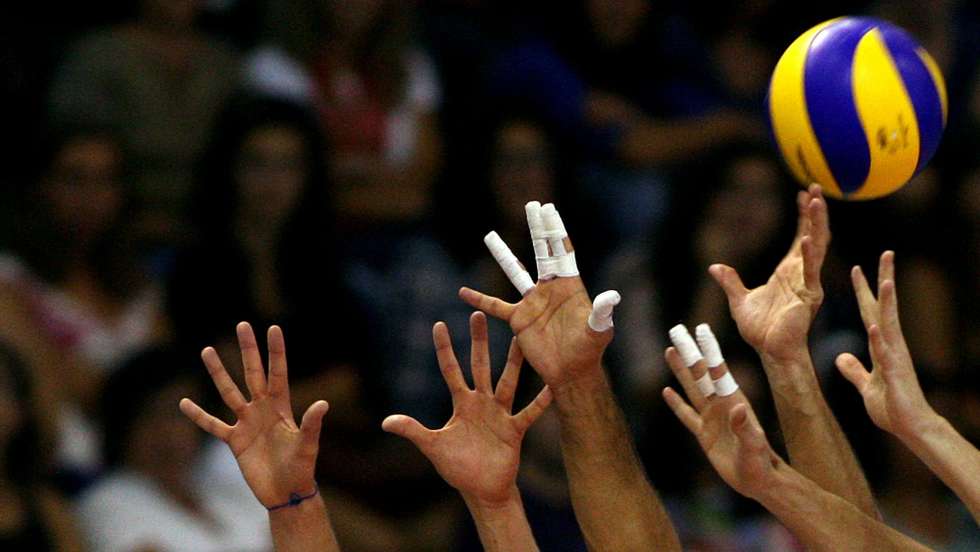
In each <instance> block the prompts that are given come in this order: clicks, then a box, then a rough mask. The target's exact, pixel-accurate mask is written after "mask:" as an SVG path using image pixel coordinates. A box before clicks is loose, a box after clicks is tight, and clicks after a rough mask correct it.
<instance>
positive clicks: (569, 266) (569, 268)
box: [555, 210, 578, 278]
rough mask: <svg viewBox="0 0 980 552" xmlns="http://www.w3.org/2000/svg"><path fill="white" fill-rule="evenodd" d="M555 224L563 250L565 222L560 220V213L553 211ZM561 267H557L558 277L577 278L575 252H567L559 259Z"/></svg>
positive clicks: (565, 232) (566, 233)
mask: <svg viewBox="0 0 980 552" xmlns="http://www.w3.org/2000/svg"><path fill="white" fill-rule="evenodd" d="M555 222H556V223H557V226H558V235H559V236H560V237H561V240H562V242H561V243H562V249H563V250H564V249H565V242H564V240H565V238H567V237H568V231H567V230H565V222H564V221H563V220H561V213H559V212H558V211H557V210H555ZM561 259H562V260H561V263H560V264H561V266H560V267H559V271H558V275H559V276H563V277H566V278H570V277H574V276H578V263H576V262H575V252H574V251H568V252H567V253H566V255H565V256H564V257H562V258H561Z"/></svg>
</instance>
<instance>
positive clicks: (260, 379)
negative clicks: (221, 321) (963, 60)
mask: <svg viewBox="0 0 980 552" xmlns="http://www.w3.org/2000/svg"><path fill="white" fill-rule="evenodd" d="M235 329H236V331H237V332H238V348H239V349H241V351H242V365H243V366H244V367H245V386H246V387H248V393H249V395H251V396H252V400H255V399H256V398H259V397H262V396H263V395H265V394H266V382H265V374H264V373H263V372H264V369H263V367H262V356H261V355H260V354H259V344H258V343H257V342H256V341H255V333H254V332H252V326H251V325H249V323H248V322H239V323H238V326H237V327H236V328H235Z"/></svg>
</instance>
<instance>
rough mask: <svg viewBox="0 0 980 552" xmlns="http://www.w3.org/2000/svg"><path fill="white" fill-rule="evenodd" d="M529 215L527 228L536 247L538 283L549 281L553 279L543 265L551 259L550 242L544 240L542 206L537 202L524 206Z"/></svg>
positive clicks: (535, 258) (532, 243)
mask: <svg viewBox="0 0 980 552" xmlns="http://www.w3.org/2000/svg"><path fill="white" fill-rule="evenodd" d="M524 212H525V214H526V215H527V227H528V230H530V231H531V245H532V246H533V247H534V261H535V264H536V266H537V270H538V281H541V280H547V279H549V278H551V277H552V274H549V273H548V272H547V270H546V269H545V267H544V265H543V264H542V263H545V262H546V261H547V259H548V257H549V254H548V240H546V239H545V238H544V234H545V231H544V221H543V220H542V219H541V204H540V203H538V202H537V201H529V202H528V203H527V204H526V205H525V206H524Z"/></svg>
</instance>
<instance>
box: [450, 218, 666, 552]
mask: <svg viewBox="0 0 980 552" xmlns="http://www.w3.org/2000/svg"><path fill="white" fill-rule="evenodd" d="M527 209H528V222H529V225H530V226H531V238H532V241H534V244H535V251H536V253H537V256H538V276H539V279H538V282H537V284H533V283H532V282H531V280H530V277H529V275H528V273H527V272H526V271H525V270H524V269H523V267H521V266H519V263H518V262H517V259H516V258H514V257H513V254H512V253H510V251H509V250H508V249H507V248H506V246H505V245H503V242H499V244H495V243H493V238H494V236H495V234H492V235H488V237H487V243H488V245H489V246H490V248H491V251H492V252H493V253H494V256H495V257H496V258H497V260H498V262H499V263H501V266H502V268H504V271H505V272H506V273H507V274H508V276H509V277H510V278H511V281H513V282H514V284H515V285H516V286H517V287H518V289H519V290H520V291H521V292H522V293H523V294H524V297H523V299H522V300H521V301H520V302H518V303H516V304H512V303H507V302H504V301H502V300H500V299H497V298H495V297H489V296H487V295H484V294H482V293H479V292H477V291H474V290H471V289H468V288H463V289H462V290H460V297H461V298H462V299H463V300H464V301H466V302H467V303H469V304H470V305H472V306H474V307H476V308H479V309H481V310H483V311H484V312H486V313H487V314H489V315H491V316H494V317H496V318H499V319H501V320H505V321H507V322H508V323H509V324H510V326H511V329H512V330H513V331H514V334H515V335H516V336H517V343H518V344H519V345H520V347H521V350H522V351H523V352H524V355H525V356H526V357H527V360H528V362H529V363H530V364H531V366H532V367H533V368H534V369H535V371H536V372H537V373H538V374H539V375H540V376H541V378H542V379H543V380H544V382H545V383H546V384H548V386H549V387H550V388H551V390H552V392H553V393H554V396H555V404H556V407H557V409H558V415H559V419H560V422H561V447H562V455H563V458H564V461H565V466H566V470H567V472H568V480H569V489H570V491H571V498H572V506H573V507H574V509H575V516H576V518H577V519H578V522H579V525H580V526H581V529H582V533H583V535H584V536H585V540H586V543H587V544H588V545H589V547H590V548H591V549H593V550H616V551H621V550H680V543H679V541H678V539H677V535H676V533H675V531H674V527H673V524H672V523H671V521H670V518H669V517H668V515H667V512H666V510H665V508H664V506H663V504H662V503H661V502H660V500H659V499H658V498H657V495H656V493H655V492H654V490H653V487H652V486H651V484H650V482H649V481H648V480H647V478H646V475H645V474H644V472H643V467H642V465H641V464H640V461H639V459H638V458H637V456H636V452H635V451H634V447H633V440H632V436H631V435H630V433H629V430H628V428H627V426H626V423H625V422H624V420H623V414H622V412H621V411H620V409H619V406H618V405H617V404H616V400H615V397H614V396H613V393H612V390H611V388H610V386H609V383H608V381H607V379H606V376H605V373H604V372H603V370H602V365H601V361H602V354H603V352H604V351H605V349H606V346H607V345H608V344H609V342H610V341H611V340H612V333H613V332H612V318H611V317H612V308H613V306H614V305H615V304H616V303H617V302H618V301H619V295H618V294H616V293H615V292H606V293H603V294H600V295H599V297H597V298H596V303H595V305H594V307H595V308H593V304H592V303H591V302H590V301H589V295H588V292H587V291H586V290H585V286H584V285H583V283H582V280H581V278H579V277H578V269H577V267H576V266H575V262H574V257H572V256H570V255H567V253H569V252H571V251H572V246H571V242H570V241H569V240H568V239H567V235H566V234H565V232H564V224H563V223H562V222H561V219H560V217H559V216H558V214H557V212H556V211H554V209H553V206H548V205H545V206H543V207H542V206H540V205H538V204H537V203H536V202H532V203H530V204H528V207H527ZM538 211H540V213H538ZM545 213H547V214H548V216H550V218H548V217H546V216H545ZM538 216H541V217H544V218H546V219H547V220H546V223H545V225H544V227H541V226H540V225H541V224H542V223H541V221H540V220H538V219H537V217H538ZM548 220H550V222H547V221H548ZM542 228H544V230H546V232H545V231H544V230H542ZM504 250H506V251H504ZM569 259H571V262H570V263H569V262H568V261H569Z"/></svg>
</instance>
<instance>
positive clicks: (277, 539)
mask: <svg viewBox="0 0 980 552" xmlns="http://www.w3.org/2000/svg"><path fill="white" fill-rule="evenodd" d="M269 525H270V526H271V528H272V543H273V546H274V547H275V550H276V552H314V551H315V552H339V551H340V546H339V545H338V544H337V538H336V537H335V536H334V533H333V528H332V527H331V525H330V517H329V515H327V507H326V505H325V504H324V502H323V497H322V496H321V495H319V494H318V495H316V496H315V497H313V498H310V499H307V500H304V501H303V502H301V503H299V504H297V505H296V506H289V507H286V508H281V509H278V510H275V511H272V512H269Z"/></svg>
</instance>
